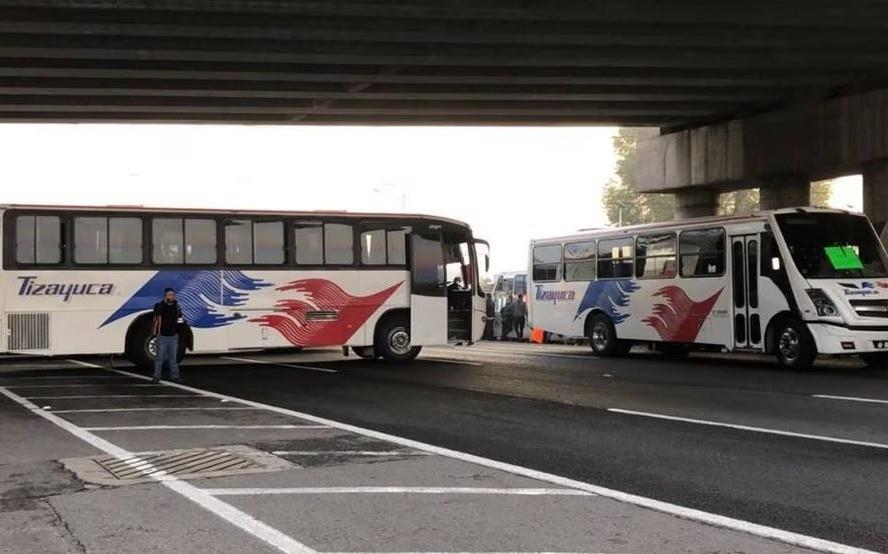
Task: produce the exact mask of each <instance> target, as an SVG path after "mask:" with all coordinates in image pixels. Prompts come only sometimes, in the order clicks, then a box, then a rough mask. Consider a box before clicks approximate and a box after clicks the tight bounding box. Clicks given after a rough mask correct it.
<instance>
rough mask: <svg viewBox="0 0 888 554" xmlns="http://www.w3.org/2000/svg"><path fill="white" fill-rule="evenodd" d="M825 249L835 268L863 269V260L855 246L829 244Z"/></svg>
mask: <svg viewBox="0 0 888 554" xmlns="http://www.w3.org/2000/svg"><path fill="white" fill-rule="evenodd" d="M823 250H825V251H826V257H827V258H829V263H831V264H832V266H833V269H863V262H861V261H860V256H858V255H857V249H856V248H854V247H853V246H827V247H825V248H824V249H823Z"/></svg>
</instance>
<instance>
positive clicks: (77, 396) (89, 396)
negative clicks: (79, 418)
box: [27, 394, 202, 400]
mask: <svg viewBox="0 0 888 554" xmlns="http://www.w3.org/2000/svg"><path fill="white" fill-rule="evenodd" d="M94 398H191V399H195V400H196V399H200V398H202V397H201V396H198V395H196V394H75V395H70V396H28V397H27V399H28V400H84V399H94Z"/></svg>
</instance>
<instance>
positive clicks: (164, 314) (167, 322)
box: [152, 288, 184, 383]
mask: <svg viewBox="0 0 888 554" xmlns="http://www.w3.org/2000/svg"><path fill="white" fill-rule="evenodd" d="M180 320H181V321H184V318H183V317H182V310H181V309H180V308H179V303H178V302H177V301H176V291H174V290H173V289H170V288H168V289H166V290H164V291H163V300H161V301H160V302H158V303H157V304H155V305H154V337H155V339H156V341H157V342H156V348H155V351H156V353H155V355H154V379H152V382H154V383H158V382H160V378H161V376H162V375H163V364H164V362H166V363H167V364H169V366H170V378H171V379H172V380H173V382H176V383H179V382H181V378H180V376H179V360H178V355H179V321H180Z"/></svg>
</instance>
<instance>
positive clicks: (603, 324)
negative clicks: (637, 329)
mask: <svg viewBox="0 0 888 554" xmlns="http://www.w3.org/2000/svg"><path fill="white" fill-rule="evenodd" d="M587 338H588V339H589V346H591V347H592V352H594V353H595V355H596V356H625V355H626V354H628V353H629V350H631V349H632V343H631V342H629V341H625V340H620V339H618V338H617V330H616V329H615V328H614V323H613V322H612V321H611V320H610V318H609V317H607V316H606V315H604V314H595V315H594V316H592V319H590V320H589V329H588V332H587Z"/></svg>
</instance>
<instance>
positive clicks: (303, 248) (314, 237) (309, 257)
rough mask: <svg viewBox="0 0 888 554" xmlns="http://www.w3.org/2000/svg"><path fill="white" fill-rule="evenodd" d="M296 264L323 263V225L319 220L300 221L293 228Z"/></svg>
mask: <svg viewBox="0 0 888 554" xmlns="http://www.w3.org/2000/svg"><path fill="white" fill-rule="evenodd" d="M293 242H294V244H295V246H296V264H297V265H322V264H323V263H324V226H323V224H322V223H320V222H313V221H300V222H297V223H296V226H295V228H294V230H293Z"/></svg>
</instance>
